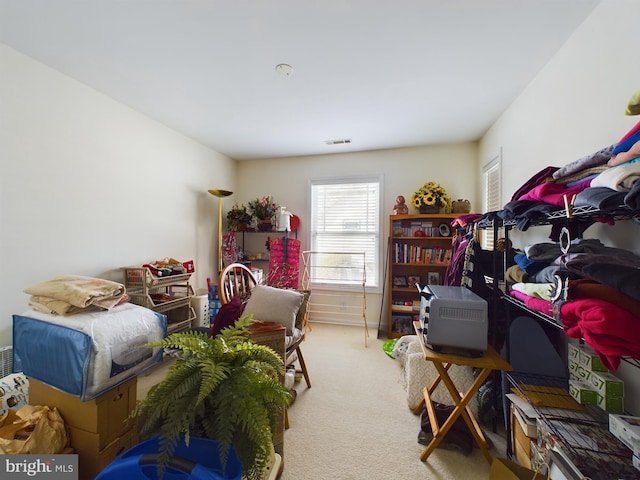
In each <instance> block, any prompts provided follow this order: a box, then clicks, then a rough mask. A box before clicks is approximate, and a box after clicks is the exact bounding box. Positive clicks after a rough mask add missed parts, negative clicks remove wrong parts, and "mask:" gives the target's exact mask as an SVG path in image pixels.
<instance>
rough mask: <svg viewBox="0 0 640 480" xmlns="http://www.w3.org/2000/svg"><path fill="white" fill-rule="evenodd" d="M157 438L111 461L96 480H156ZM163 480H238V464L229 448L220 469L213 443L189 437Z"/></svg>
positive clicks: (175, 455) (216, 446) (181, 441)
mask: <svg viewBox="0 0 640 480" xmlns="http://www.w3.org/2000/svg"><path fill="white" fill-rule="evenodd" d="M159 446H160V442H159V438H158V437H154V438H152V439H150V440H147V441H145V442H142V443H140V444H138V445H136V446H135V447H132V448H130V449H129V450H127V451H126V452H124V453H123V454H122V455H120V456H119V457H117V458H116V459H115V460H114V461H113V462H111V463H110V464H109V465H108V466H107V467H106V468H105V469H104V470H103V471H102V472H100V474H99V475H98V476H97V477H96V480H123V479H126V480H157V479H158V478H159V477H158V463H157V457H158V451H159ZM162 478H163V480H241V479H242V465H241V464H240V460H238V457H237V456H236V454H235V451H234V450H233V449H231V450H230V451H229V455H228V457H227V462H226V465H225V467H224V468H223V467H222V465H221V464H220V455H219V454H218V443H217V442H216V441H215V440H210V439H208V438H200V437H189V446H188V447H187V445H186V444H185V442H184V439H182V440H180V442H179V443H178V446H177V447H176V450H175V452H174V455H173V458H172V461H171V462H170V464H169V465H168V466H167V467H166V468H165V470H164V474H163V477H162Z"/></svg>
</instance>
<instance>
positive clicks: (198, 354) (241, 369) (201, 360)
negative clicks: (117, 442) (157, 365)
mask: <svg viewBox="0 0 640 480" xmlns="http://www.w3.org/2000/svg"><path fill="white" fill-rule="evenodd" d="M251 317H252V316H251V315H248V316H244V317H242V318H240V319H239V320H237V321H236V323H235V324H234V325H232V326H231V327H228V328H225V329H223V330H222V331H221V332H220V334H218V335H217V336H215V337H210V336H208V335H207V334H206V333H203V332H197V331H190V332H184V333H174V334H172V335H170V336H169V337H167V338H165V339H162V340H159V341H157V342H153V343H150V344H148V346H149V347H165V348H171V349H177V350H178V351H179V353H178V356H177V359H176V362H175V363H174V364H173V365H171V367H170V368H169V370H168V372H167V376H166V378H165V379H164V380H163V381H161V382H160V383H158V384H156V385H154V386H153V387H151V389H150V390H149V393H148V394H147V396H146V398H145V399H144V400H141V401H139V402H138V403H137V404H136V407H135V409H134V410H133V412H132V414H131V416H132V417H133V418H135V419H136V422H137V425H138V428H139V431H140V434H141V436H142V437H143V438H147V437H151V436H159V437H160V438H159V444H160V452H158V453H159V457H158V458H159V460H158V464H159V469H160V473H162V472H163V471H164V468H165V467H166V465H167V464H168V462H169V460H170V458H171V456H172V455H173V452H174V451H175V448H176V445H177V444H178V441H179V439H180V438H181V436H183V435H184V437H185V442H186V443H187V445H188V441H189V436H191V435H193V436H198V437H205V438H210V439H214V440H216V442H217V443H218V445H219V450H220V452H219V453H220V460H221V462H222V464H223V465H224V464H225V462H226V460H227V457H228V454H229V451H230V448H231V447H233V449H234V450H235V453H236V455H237V456H238V459H239V460H240V462H241V463H242V470H243V475H244V477H243V478H247V479H248V480H254V479H260V478H261V477H262V474H263V471H264V469H265V467H266V466H267V463H268V461H269V459H270V456H271V452H272V449H273V432H274V429H275V426H276V421H277V419H278V416H279V413H280V412H282V411H283V410H284V408H286V406H287V405H288V404H289V402H290V400H291V395H290V394H289V391H288V390H287V389H286V388H285V387H284V385H283V384H282V382H281V381H280V380H279V379H280V376H281V375H282V374H283V373H284V367H283V361H282V358H280V356H279V355H278V354H277V353H276V352H275V351H274V350H272V349H271V348H269V347H266V346H264V345H258V344H256V343H254V342H252V341H251V340H250V338H249V331H248V325H249V323H250V322H251V320H252V318H251Z"/></svg>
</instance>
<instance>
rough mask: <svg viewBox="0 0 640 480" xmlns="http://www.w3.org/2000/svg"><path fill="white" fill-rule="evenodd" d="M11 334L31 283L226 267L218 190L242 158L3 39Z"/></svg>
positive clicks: (0, 222)
mask: <svg viewBox="0 0 640 480" xmlns="http://www.w3.org/2000/svg"><path fill="white" fill-rule="evenodd" d="M0 68H1V69H2V70H1V71H0V82H1V83H0V101H1V105H2V108H1V118H0V145H2V149H1V152H2V153H1V155H2V157H1V164H2V176H1V177H0V187H1V189H0V259H1V265H2V268H3V274H2V275H1V276H0V299H1V301H0V345H7V344H10V343H11V325H12V318H11V315H12V314H14V313H21V312H23V311H25V310H26V309H27V305H28V300H29V297H28V295H26V294H25V293H23V289H24V288H26V287H28V286H30V285H33V284H35V283H37V282H40V281H44V280H47V279H49V278H52V277H54V276H57V275H62V274H77V275H87V276H95V277H101V278H109V279H113V280H119V281H122V273H121V270H120V267H122V266H126V265H136V264H141V263H144V262H149V261H153V260H156V259H161V258H164V257H174V258H177V259H180V260H190V259H193V260H194V261H195V263H196V277H195V282H194V284H195V285H196V286H206V283H205V278H206V277H207V276H212V274H213V276H215V273H213V272H214V271H216V270H217V267H216V264H217V263H216V262H217V260H216V255H217V252H216V245H217V242H216V240H215V239H216V238H217V237H216V235H217V233H216V231H217V230H216V229H217V220H216V219H217V199H215V198H214V197H213V196H211V195H210V194H208V193H207V189H209V188H229V189H233V188H234V182H235V162H233V161H232V160H230V159H229V158H227V157H225V156H223V155H221V154H219V153H217V152H215V151H213V150H211V149H208V148H205V147H203V146H202V145H200V144H198V143H196V142H194V141H192V140H190V139H189V138H186V137H184V136H182V135H180V134H178V133H176V132H175V131H172V130H170V129H169V128H166V127H165V126H163V125H161V124H159V123H157V122H155V121H152V120H150V119H149V118H147V117H145V116H143V115H141V114H139V113H137V112H135V111H133V110H131V109H130V108H128V107H125V106H123V105H121V104H119V103H116V102H115V101H113V100H112V99H110V98H108V97H106V96H104V95H102V94H101V93H99V92H97V91H95V90H92V89H90V88H88V87H86V86H84V85H82V84H80V83H78V82H76V81H75V80H73V79H71V78H69V77H67V76H64V75H62V74H60V73H58V72H56V71H54V70H52V69H50V68H48V67H46V66H44V65H43V64H41V63H38V62H35V61H33V60H32V59H30V58H28V57H26V56H24V55H22V54H20V53H18V52H16V51H15V50H12V49H10V48H8V47H6V46H4V45H2V44H0Z"/></svg>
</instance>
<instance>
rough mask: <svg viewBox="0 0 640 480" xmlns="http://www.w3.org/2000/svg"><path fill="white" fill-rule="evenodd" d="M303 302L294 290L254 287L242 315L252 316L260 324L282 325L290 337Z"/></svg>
mask: <svg viewBox="0 0 640 480" xmlns="http://www.w3.org/2000/svg"><path fill="white" fill-rule="evenodd" d="M303 300H304V295H303V294H302V293H300V292H297V291H295V290H285V289H282V288H274V287H269V286H266V285H256V287H255V288H254V289H253V290H252V291H251V296H250V297H249V300H247V304H246V306H245V307H244V311H243V312H242V314H243V315H249V314H253V319H254V320H260V321H261V322H275V323H279V324H281V325H284V327H285V328H286V329H287V335H291V334H292V333H293V329H294V327H295V321H296V315H297V313H298V310H299V309H300V305H301V304H302V301H303Z"/></svg>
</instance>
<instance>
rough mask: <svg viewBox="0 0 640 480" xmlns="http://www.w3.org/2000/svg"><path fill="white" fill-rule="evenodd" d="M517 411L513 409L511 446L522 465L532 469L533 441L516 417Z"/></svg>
mask: <svg viewBox="0 0 640 480" xmlns="http://www.w3.org/2000/svg"><path fill="white" fill-rule="evenodd" d="M516 411H517V409H516V408H514V407H513V406H512V408H511V444H512V445H513V452H514V454H515V456H516V460H517V461H518V463H519V464H520V465H522V466H523V467H526V468H531V439H530V438H529V437H528V436H527V435H526V433H525V431H524V430H523V428H522V425H521V424H520V420H519V419H518V418H517V416H516Z"/></svg>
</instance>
